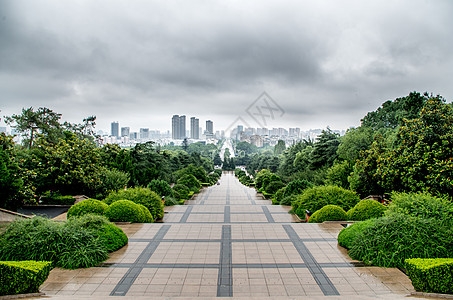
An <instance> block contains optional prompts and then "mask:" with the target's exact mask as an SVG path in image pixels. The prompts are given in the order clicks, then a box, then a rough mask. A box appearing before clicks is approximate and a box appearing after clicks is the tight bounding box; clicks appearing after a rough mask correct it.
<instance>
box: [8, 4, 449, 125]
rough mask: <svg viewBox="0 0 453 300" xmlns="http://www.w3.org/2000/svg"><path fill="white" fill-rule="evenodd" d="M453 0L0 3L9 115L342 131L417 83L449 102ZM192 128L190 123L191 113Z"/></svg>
mask: <svg viewBox="0 0 453 300" xmlns="http://www.w3.org/2000/svg"><path fill="white" fill-rule="evenodd" d="M452 16H453V1H450V0H444V1H442V0H436V1H432V0H429V1H428V0H424V1H421V0H407V1H396V0H395V1H381V0H377V1H374V0H367V1H363V0H357V1H339V0H316V1H301V0H295V1H281V0H280V1H263V0H256V1H254V0H252V1H239V0H237V1H236V0H224V1H214V0H190V1H183V0H180V1H172V0H170V1H151V0H143V1H135V0H128V1H118V0H117V1H115V0H102V1H99V0H98V1H93V0H85V1H82V0H80V1H79V0H78V1H75V0H65V1H61V0H53V1H51V0H46V1H45V0H33V1H29V0H0V110H1V112H0V115H2V116H3V115H11V114H18V113H20V111H21V109H22V108H23V107H30V106H33V107H35V108H38V107H41V106H45V107H48V108H51V109H52V110H54V111H56V112H59V113H62V114H63V119H64V120H68V121H71V122H81V121H82V119H83V118H84V117H87V116H89V115H96V116H97V124H98V125H97V129H103V130H108V131H110V122H112V121H119V122H120V127H124V126H129V127H131V130H138V129H139V128H140V127H149V128H150V129H160V130H169V129H170V127H171V117H172V115H173V114H180V115H182V114H184V115H186V116H187V118H188V119H189V118H190V117H191V116H195V117H198V118H200V125H202V126H203V128H204V127H205V121H206V120H207V119H211V120H213V121H214V130H220V129H225V128H227V127H228V126H229V125H230V124H231V123H232V122H234V121H235V120H236V119H237V118H238V117H242V119H243V120H244V121H245V122H246V123H247V124H248V125H250V126H252V127H258V126H259V124H257V123H256V122H255V120H253V119H252V118H251V117H250V116H249V115H248V114H247V112H246V109H247V108H248V107H249V106H250V105H251V104H252V103H253V102H254V101H255V100H256V99H257V97H259V96H260V95H261V94H262V93H263V92H264V91H266V92H267V93H268V95H269V96H270V97H272V99H273V100H274V101H275V102H276V103H277V104H278V105H279V106H280V107H281V109H282V110H283V111H284V114H283V116H281V114H278V116H277V115H276V116H275V118H274V119H273V120H270V119H268V122H267V124H266V125H267V126H268V127H300V128H301V129H302V130H307V129H310V128H325V127H326V126H330V127H331V128H333V129H346V128H348V127H351V126H358V125H359V124H360V119H361V118H362V117H363V116H364V115H365V114H366V113H367V112H368V111H372V110H375V109H376V108H377V107H378V106H379V105H381V104H382V103H383V102H384V101H386V100H390V99H391V100H393V99H395V98H397V97H402V96H406V95H408V94H409V92H410V91H419V92H425V91H427V92H430V93H431V92H432V93H434V94H440V95H442V96H444V97H445V98H446V99H447V101H448V102H451V100H452V99H453V81H452V79H453V59H452V56H453V55H452V53H453V50H452V49H453V18H452ZM187 127H188V128H189V124H187Z"/></svg>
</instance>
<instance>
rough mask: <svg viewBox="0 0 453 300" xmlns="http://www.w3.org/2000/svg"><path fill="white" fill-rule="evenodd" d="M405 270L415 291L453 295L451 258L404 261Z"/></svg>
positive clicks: (452, 259) (452, 263) (452, 265)
mask: <svg viewBox="0 0 453 300" xmlns="http://www.w3.org/2000/svg"><path fill="white" fill-rule="evenodd" d="M406 270H407V275H408V276H409V278H410V279H411V280H412V285H413V286H414V288H415V290H416V291H419V292H428V293H442V294H453V258H434V259H422V258H411V259H406Z"/></svg>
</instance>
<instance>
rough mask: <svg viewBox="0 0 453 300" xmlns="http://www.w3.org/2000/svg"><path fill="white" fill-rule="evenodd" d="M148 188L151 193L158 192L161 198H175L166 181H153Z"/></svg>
mask: <svg viewBox="0 0 453 300" xmlns="http://www.w3.org/2000/svg"><path fill="white" fill-rule="evenodd" d="M148 188H149V189H150V190H151V191H154V192H156V193H157V194H158V195H159V196H161V197H162V196H165V197H167V196H173V190H172V189H171V187H170V185H169V184H168V182H166V181H165V180H158V179H153V180H151V182H150V183H149V184H148Z"/></svg>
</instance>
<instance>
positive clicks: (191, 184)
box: [177, 174, 201, 193]
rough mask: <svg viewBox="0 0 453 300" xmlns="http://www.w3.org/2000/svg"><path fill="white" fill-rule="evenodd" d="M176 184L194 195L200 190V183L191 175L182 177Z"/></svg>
mask: <svg viewBox="0 0 453 300" xmlns="http://www.w3.org/2000/svg"><path fill="white" fill-rule="evenodd" d="M177 183H178V184H183V185H185V186H187V187H188V188H189V189H190V190H191V191H193V192H196V193H198V191H199V190H200V188H201V183H200V181H198V179H197V178H196V177H195V176H194V175H192V174H187V175H184V176H183V177H181V178H180V179H179V180H178V181H177Z"/></svg>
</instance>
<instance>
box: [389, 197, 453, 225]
mask: <svg viewBox="0 0 453 300" xmlns="http://www.w3.org/2000/svg"><path fill="white" fill-rule="evenodd" d="M394 214H403V215H407V216H413V217H421V218H434V219H437V220H445V221H448V222H450V221H453V203H452V202H450V201H449V200H447V199H443V198H438V197H434V196H431V195H430V194H428V193H393V194H392V202H391V203H390V205H389V207H388V210H387V212H386V215H394Z"/></svg>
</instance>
